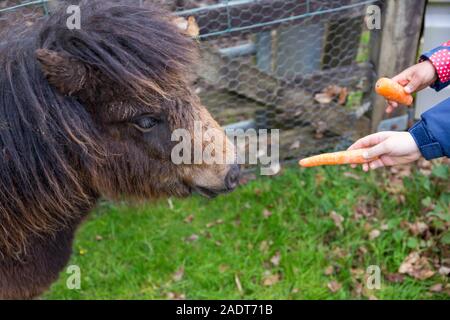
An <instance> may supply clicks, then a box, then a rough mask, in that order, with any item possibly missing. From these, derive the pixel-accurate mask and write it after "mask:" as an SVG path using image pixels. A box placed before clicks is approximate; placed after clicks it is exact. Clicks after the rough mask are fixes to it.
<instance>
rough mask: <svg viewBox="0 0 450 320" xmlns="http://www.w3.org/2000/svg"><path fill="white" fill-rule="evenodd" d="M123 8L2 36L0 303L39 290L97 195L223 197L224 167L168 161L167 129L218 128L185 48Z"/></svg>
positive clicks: (160, 14) (153, 21) (104, 6)
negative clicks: (72, 23)
mask: <svg viewBox="0 0 450 320" xmlns="http://www.w3.org/2000/svg"><path fill="white" fill-rule="evenodd" d="M72 3H73V1H72ZM129 3H132V4H135V1H130V2H128V1H125V0H121V1H112V0H111V1H98V0H91V1H85V0H83V1H80V3H79V4H80V6H81V17H82V23H81V30H68V29H67V28H66V26H65V23H66V19H67V15H66V13H65V8H66V5H67V4H64V3H63V4H62V5H61V8H60V9H59V10H57V11H56V12H55V13H54V14H52V15H51V16H50V17H48V18H45V19H43V20H41V21H39V22H37V23H36V24H35V25H34V26H33V27H32V28H29V29H26V28H23V27H20V26H18V27H14V28H12V29H11V30H10V32H9V34H4V35H2V38H1V39H2V41H3V42H2V45H0V68H1V70H3V71H2V73H1V74H0V151H1V153H0V298H6V299H12V298H32V297H35V296H37V295H39V294H41V293H42V292H43V291H44V290H45V289H46V288H48V286H49V285H50V284H51V283H52V282H53V281H54V280H55V279H56V278H57V276H58V273H59V272H60V271H61V269H62V268H63V267H64V266H65V264H66V263H67V261H68V259H69V257H70V252H71V244H72V239H73V234H74V232H75V230H76V228H77V226H78V225H79V224H80V223H81V221H82V220H83V218H84V217H85V216H86V215H87V214H88V213H89V211H91V210H92V208H93V207H94V206H95V203H96V201H97V199H98V198H99V197H100V196H105V197H109V198H119V197H131V198H139V199H148V198H155V197H161V196H187V195H189V194H191V192H192V191H193V190H195V189H197V188H201V189H202V190H203V191H204V190H205V189H208V190H209V192H208V194H217V193H219V192H222V191H227V190H229V189H230V186H229V185H227V183H226V177H227V175H228V177H229V170H230V166H227V165H209V166H206V165H201V166H193V165H181V166H180V165H178V166H177V165H174V164H173V163H172V162H171V160H170V152H171V149H172V147H173V145H174V142H171V140H170V136H171V132H172V131H173V130H174V129H176V128H186V129H188V130H192V127H193V122H194V121H196V120H198V121H201V122H202V124H203V128H204V129H207V128H211V127H214V128H219V125H218V124H217V123H216V122H215V121H214V119H212V117H211V116H210V114H209V113H208V112H207V111H206V109H205V108H204V107H203V106H201V104H200V103H199V101H198V98H197V97H196V96H195V94H193V93H192V90H191V88H190V86H189V81H188V80H189V79H188V78H189V73H190V72H191V71H190V70H191V67H192V64H193V62H194V60H195V57H196V48H195V44H194V42H193V41H192V40H191V39H189V38H188V37H186V36H185V35H184V34H183V33H181V32H180V31H179V30H178V29H177V28H176V26H174V25H173V24H172V23H170V18H169V15H168V13H166V12H164V11H161V10H160V9H158V8H156V7H153V6H149V7H147V8H145V9H142V8H138V7H135V6H133V5H130V4H129ZM142 121H144V122H142ZM149 121H150V123H152V125H154V126H153V127H151V128H150V129H147V128H143V127H142V123H144V124H146V125H147V124H148V123H149ZM144 129H145V130H144ZM224 139H226V138H225V136H224ZM233 187H234V184H233V186H232V187H231V188H233Z"/></svg>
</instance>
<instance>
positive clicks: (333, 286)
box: [327, 280, 342, 293]
mask: <svg viewBox="0 0 450 320" xmlns="http://www.w3.org/2000/svg"><path fill="white" fill-rule="evenodd" d="M327 287H328V289H330V291H331V292H333V293H334V292H338V291H339V290H341V288H342V284H340V283H339V282H337V281H335V280H333V281H330V282H328V284H327Z"/></svg>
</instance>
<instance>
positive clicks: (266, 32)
mask: <svg viewBox="0 0 450 320" xmlns="http://www.w3.org/2000/svg"><path fill="white" fill-rule="evenodd" d="M54 1H57V0H54ZM54 1H51V0H37V1H20V0H4V1H2V2H0V27H1V28H5V27H7V25H6V24H5V21H7V20H6V16H7V15H14V16H17V17H19V16H20V17H25V18H27V17H29V19H30V23H32V19H35V17H36V16H41V15H45V14H47V13H48V12H49V11H51V8H52V3H53V2H54ZM136 1H137V2H139V4H140V5H142V6H145V4H146V3H147V2H158V3H160V4H161V5H163V6H165V7H166V8H168V9H169V10H171V11H173V12H174V13H175V14H177V15H179V16H183V17H191V16H192V17H195V19H196V21H197V23H198V25H199V27H200V36H199V38H200V48H201V52H202V60H201V67H200V68H199V72H198V77H197V79H196V80H195V83H194V87H195V90H196V93H197V94H198V95H199V96H200V98H201V100H202V103H203V104H204V105H205V106H207V107H208V109H209V110H210V112H211V113H212V114H213V115H214V116H215V118H216V119H217V120H218V121H219V122H220V123H221V124H222V125H225V126H233V127H240V128H249V127H253V128H269V129H271V128H276V129H280V156H281V158H282V159H294V158H298V157H300V156H303V155H306V154H310V153H316V152H321V151H325V150H332V149H342V148H344V147H345V146H346V145H348V144H349V143H350V142H351V141H352V139H354V138H355V137H357V136H358V135H361V134H362V133H366V132H368V131H369V130H370V125H369V118H368V111H369V110H370V107H371V104H370V96H371V91H372V83H373V82H374V81H373V80H374V77H375V72H374V69H373V66H372V65H371V64H370V63H369V62H368V60H369V56H370V46H369V38H370V33H369V31H368V30H367V29H366V26H365V23H364V19H365V16H366V8H367V6H368V5H371V4H380V2H382V1H376V0H369V1H368V0H331V1H325V0H167V1H165V0H155V1H151V0H136Z"/></svg>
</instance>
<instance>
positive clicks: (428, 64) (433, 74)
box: [421, 60, 438, 85]
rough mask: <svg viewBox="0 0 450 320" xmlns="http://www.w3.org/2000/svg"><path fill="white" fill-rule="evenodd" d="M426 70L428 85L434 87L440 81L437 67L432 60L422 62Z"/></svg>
mask: <svg viewBox="0 0 450 320" xmlns="http://www.w3.org/2000/svg"><path fill="white" fill-rule="evenodd" d="M421 63H422V64H423V66H424V68H425V72H426V74H427V80H428V81H427V82H428V83H427V85H432V84H433V83H435V82H436V81H437V79H438V73H437V70H436V67H435V66H434V64H433V62H432V61H430V60H424V61H422V62H421Z"/></svg>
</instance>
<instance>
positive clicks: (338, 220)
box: [330, 211, 344, 231]
mask: <svg viewBox="0 0 450 320" xmlns="http://www.w3.org/2000/svg"><path fill="white" fill-rule="evenodd" d="M330 218H331V219H332V220H333V222H334V224H335V226H336V227H337V228H338V229H339V230H340V231H342V230H344V227H343V226H342V222H344V217H343V216H341V215H340V214H337V213H336V211H331V212H330Z"/></svg>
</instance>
